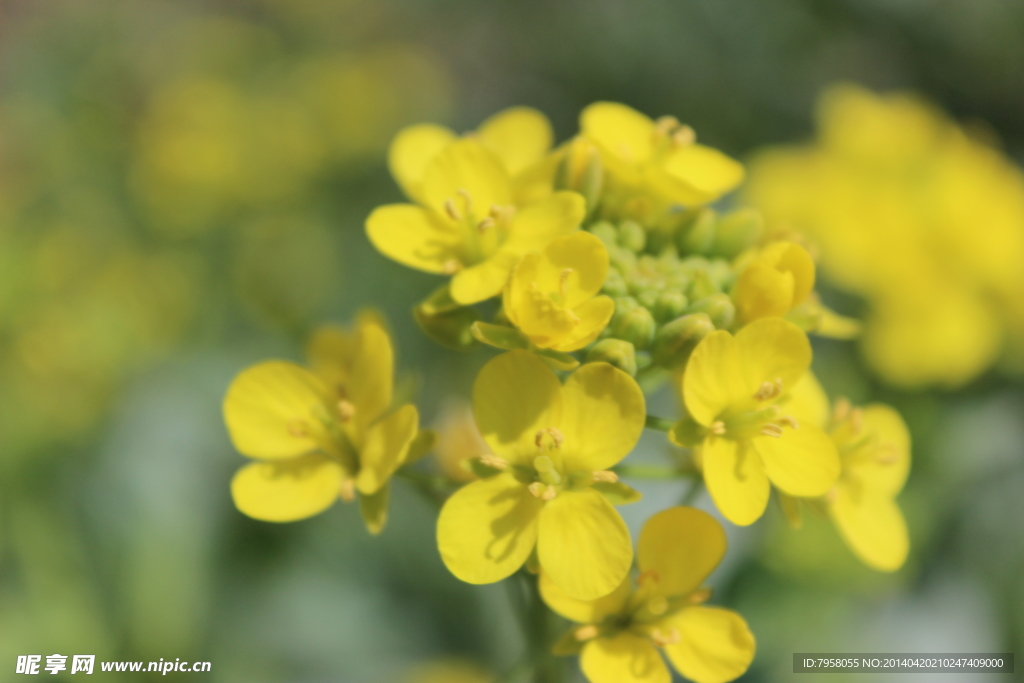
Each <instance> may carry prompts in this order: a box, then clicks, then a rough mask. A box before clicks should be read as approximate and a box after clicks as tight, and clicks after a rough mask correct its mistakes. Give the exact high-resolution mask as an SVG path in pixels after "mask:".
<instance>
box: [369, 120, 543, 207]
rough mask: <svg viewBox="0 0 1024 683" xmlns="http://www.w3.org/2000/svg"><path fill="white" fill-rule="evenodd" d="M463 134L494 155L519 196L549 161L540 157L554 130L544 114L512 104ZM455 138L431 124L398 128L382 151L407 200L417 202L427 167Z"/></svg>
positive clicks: (520, 197)
mask: <svg viewBox="0 0 1024 683" xmlns="http://www.w3.org/2000/svg"><path fill="white" fill-rule="evenodd" d="M466 137H468V138H472V139H474V140H477V141H478V142H480V144H481V145H483V146H484V147H485V148H487V150H488V151H490V152H491V153H493V154H494V155H495V156H496V157H497V158H498V160H499V161H500V162H501V164H502V166H504V168H505V171H506V172H507V173H508V176H509V178H510V179H511V180H512V183H513V187H514V190H515V194H516V195H517V199H520V200H521V199H523V197H522V196H520V194H521V192H524V191H526V190H527V189H529V187H530V186H531V185H532V184H533V182H534V180H535V176H536V175H537V174H538V172H539V168H540V167H543V166H550V165H551V164H550V163H545V162H546V161H548V160H547V155H548V152H549V151H550V150H551V143H552V141H553V139H554V133H553V132H552V130H551V123H550V122H549V121H548V119H547V117H546V116H544V114H542V113H540V112H539V111H537V110H536V109H531V108H529V107H512V108H510V109H506V110H504V111H501V112H498V113H497V114H495V115H494V116H492V117H490V118H489V119H487V120H486V121H484V122H483V123H482V124H480V127H479V128H477V129H476V131H474V132H472V133H469V134H467V136H466ZM458 139H459V137H458V136H457V135H456V134H455V132H454V131H452V130H450V129H448V128H445V127H444V126H439V125H436V124H433V123H421V124H417V125H414V126H409V127H408V128H404V129H402V130H401V131H399V133H398V135H396V136H395V139H394V140H393V141H392V143H391V147H390V149H389V150H388V167H389V168H390V169H391V175H392V177H394V179H395V182H397V183H398V185H399V187H401V188H402V191H403V192H405V194H406V196H407V197H409V199H412V200H413V201H417V202H421V200H422V198H423V197H422V192H423V178H424V173H425V172H426V170H427V166H428V165H429V164H430V162H431V161H432V160H433V159H434V157H436V156H437V155H438V154H440V153H441V151H443V150H444V149H445V148H446V147H448V145H450V144H451V143H453V142H455V141H456V140H458ZM421 203H422V202H421Z"/></svg>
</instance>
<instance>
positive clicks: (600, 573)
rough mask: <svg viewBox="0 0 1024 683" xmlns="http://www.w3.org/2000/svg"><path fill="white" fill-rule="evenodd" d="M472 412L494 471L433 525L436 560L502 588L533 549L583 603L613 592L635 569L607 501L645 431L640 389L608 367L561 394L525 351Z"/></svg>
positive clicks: (588, 369) (492, 375) (486, 381)
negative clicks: (618, 469) (620, 468)
mask: <svg viewBox="0 0 1024 683" xmlns="http://www.w3.org/2000/svg"><path fill="white" fill-rule="evenodd" d="M473 412H474V415H475V417H476V421H477V425H478V426H479V428H480V433H481V434H482V436H483V438H484V440H485V441H486V442H487V444H488V445H489V446H490V448H491V450H492V451H493V454H492V455H489V456H487V457H485V458H484V459H483V464H484V465H486V466H489V467H491V468H493V469H494V470H495V474H494V475H493V476H490V477H488V478H485V479H482V480H480V481H476V482H473V483H471V484H468V485H467V486H465V487H463V488H462V489H460V490H459V491H457V492H456V493H455V494H454V495H452V497H451V498H449V499H448V501H447V502H446V503H445V505H444V507H443V508H442V510H441V515H440V518H439V519H438V523H437V542H438V546H439V548H440V551H441V558H442V559H443V560H444V563H445V565H447V567H448V569H449V570H451V572H452V573H453V574H455V576H457V577H458V578H460V579H462V580H463V581H466V582H468V583H475V584H483V583H493V582H495V581H500V580H501V579H504V578H505V577H507V576H510V575H511V574H512V573H513V572H515V571H516V570H517V569H519V568H520V567H521V566H522V565H523V564H524V563H526V562H527V561H528V560H529V559H530V557H531V555H533V554H534V552H536V560H537V562H538V563H539V566H540V567H541V568H542V569H543V571H544V572H545V573H546V574H547V576H549V577H550V579H551V580H552V581H553V582H555V583H556V584H558V586H559V587H560V588H561V589H562V590H563V591H565V592H566V593H567V594H569V595H571V596H573V597H575V598H579V599H585V600H591V599H595V598H599V597H601V596H603V595H606V594H608V593H610V592H612V591H613V590H614V589H615V587H616V586H618V585H619V583H621V582H622V580H623V578H624V577H625V576H626V573H627V572H628V571H629V567H630V565H631V564H632V561H633V547H632V543H631V542H630V538H629V531H628V530H627V529H626V525H625V523H624V522H623V521H622V518H621V517H620V516H619V513H618V512H617V511H616V510H615V508H614V507H613V506H612V504H611V503H610V502H609V500H608V499H607V498H606V494H609V493H612V492H615V493H618V492H620V491H621V489H625V488H627V487H625V486H624V485H622V484H617V483H616V482H617V477H616V476H615V474H614V473H613V472H611V471H609V469H608V468H610V467H612V466H614V465H615V464H616V463H618V462H619V461H620V460H621V459H622V458H624V457H625V456H626V455H627V454H628V453H629V452H630V451H631V450H632V448H633V446H634V445H635V444H636V442H637V439H639V437H640V433H641V431H642V430H643V427H644V420H645V403H644V396H643V392H642V391H641V390H640V387H639V386H637V384H636V382H634V381H633V379H632V378H630V377H629V376H628V375H626V374H625V373H623V372H621V371H619V370H617V369H615V368H613V367H612V366H611V365H608V364H607V363H589V364H587V365H584V366H583V367H581V368H580V369H579V370H577V371H576V372H574V373H573V374H572V375H570V376H569V378H568V380H566V382H565V384H564V386H563V385H562V383H561V382H559V380H558V377H557V375H555V373H554V371H552V370H551V369H549V368H548V366H547V365H545V363H544V362H543V361H542V360H541V359H540V358H538V357H537V356H536V355H534V354H532V353H530V352H528V351H511V352H509V353H505V354H502V355H500V356H498V357H496V358H494V359H493V360H491V361H490V362H489V363H488V364H487V365H485V366H484V368H483V369H482V370H481V371H480V374H479V375H478V376H477V379H476V383H475V384H474V386H473Z"/></svg>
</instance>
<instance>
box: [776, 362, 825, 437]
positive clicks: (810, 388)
mask: <svg viewBox="0 0 1024 683" xmlns="http://www.w3.org/2000/svg"><path fill="white" fill-rule="evenodd" d="M778 405H779V407H780V408H781V409H782V412H783V413H784V414H786V415H790V416H792V417H794V418H796V420H797V422H798V423H799V424H801V425H803V424H810V425H814V426H815V427H821V428H824V427H825V423H826V422H827V421H828V418H829V404H828V396H826V395H825V390H824V389H822V388H821V383H819V382H818V379H817V378H816V377H815V376H814V373H812V372H806V373H804V376H803V377H801V378H800V379H798V380H797V381H796V384H794V385H793V386H792V387H791V388H790V390H789V392H788V393H787V394H786V395H785V396H783V398H782V400H780V401H779V404H778Z"/></svg>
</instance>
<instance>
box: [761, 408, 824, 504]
mask: <svg viewBox="0 0 1024 683" xmlns="http://www.w3.org/2000/svg"><path fill="white" fill-rule="evenodd" d="M750 444H751V447H752V448H753V449H754V450H755V451H756V452H757V454H758V455H760V456H761V460H762V461H764V470H765V472H766V473H767V474H768V478H769V479H770V480H771V482H772V483H773V484H775V485H776V486H778V487H779V489H781V490H782V491H784V492H786V493H788V494H789V495H791V496H797V497H801V498H813V497H816V496H821V495H824V494H825V493H826V492H827V491H828V490H829V489H830V488H832V486H833V485H834V484H835V483H836V479H838V478H839V471H840V463H839V453H838V452H837V451H836V445H835V443H833V442H832V439H830V438H829V436H828V435H827V434H825V432H823V431H822V430H821V429H819V428H817V427H815V426H814V425H811V424H804V425H800V427H799V429H793V428H792V427H784V428H783V431H782V436H780V437H778V438H776V437H772V436H757V437H754V438H753V439H751V440H750Z"/></svg>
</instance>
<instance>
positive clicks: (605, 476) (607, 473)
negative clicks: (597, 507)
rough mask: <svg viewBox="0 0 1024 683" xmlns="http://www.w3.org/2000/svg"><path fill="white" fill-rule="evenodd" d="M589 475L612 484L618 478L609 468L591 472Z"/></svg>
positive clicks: (596, 480)
mask: <svg viewBox="0 0 1024 683" xmlns="http://www.w3.org/2000/svg"><path fill="white" fill-rule="evenodd" d="M590 477H591V478H592V479H593V480H594V481H595V482H598V481H603V482H607V483H609V484H614V483H615V482H617V481H618V480H619V475H617V474H616V473H615V472H612V471H611V470H601V471H600V472H591V473H590Z"/></svg>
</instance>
